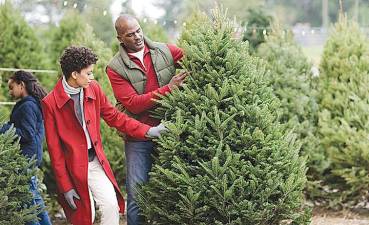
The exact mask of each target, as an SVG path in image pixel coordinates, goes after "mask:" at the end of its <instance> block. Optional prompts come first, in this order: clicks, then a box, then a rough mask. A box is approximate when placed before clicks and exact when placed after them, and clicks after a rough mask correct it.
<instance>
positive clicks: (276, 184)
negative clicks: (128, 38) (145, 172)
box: [0, 1, 369, 225]
mask: <svg viewBox="0 0 369 225" xmlns="http://www.w3.org/2000/svg"><path fill="white" fill-rule="evenodd" d="M89 22H90V21H88V20H86V19H85V18H84V17H83V15H81V14H80V13H78V12H77V11H76V10H75V9H70V10H66V11H65V13H64V15H63V17H62V18H61V19H60V21H59V23H58V24H57V25H49V26H47V27H38V28H37V29H36V28H35V27H33V26H32V25H30V24H29V23H27V20H26V19H25V17H24V16H23V15H22V13H21V12H20V11H19V10H18V9H17V8H16V7H15V6H14V5H12V3H11V2H10V1H4V2H1V1H0V31H1V34H0V68H3V69H4V68H15V69H35V70H43V71H44V72H37V71H36V72H35V73H34V74H35V75H36V76H37V77H38V79H39V81H40V82H41V83H42V85H43V86H44V87H45V88H46V89H47V90H48V91H50V90H51V89H52V88H53V86H54V84H55V83H56V81H57V79H58V78H59V77H60V75H61V71H60V69H59V66H58V58H59V56H60V54H61V52H62V50H63V49H64V48H65V47H67V46H69V45H71V44H76V45H84V46H87V47H90V48H91V49H93V50H94V51H95V52H96V54H97V55H98V57H99V61H98V63H97V65H96V66H95V70H94V74H95V78H96V79H97V80H98V82H99V83H100V84H101V86H102V88H103V90H104V92H105V93H106V94H107V95H108V97H109V99H110V101H111V102H113V103H114V102H115V99H114V95H113V92H112V90H111V86H110V83H109V81H108V78H107V76H106V74H105V67H106V65H107V63H108V62H109V60H110V58H111V57H112V56H113V55H114V53H115V52H116V51H117V46H118V42H116V41H112V40H110V41H106V40H104V38H103V37H100V36H99V35H101V34H99V35H98V34H97V33H96V32H95V31H94V27H92V26H91V25H90V24H89ZM140 23H141V25H142V29H143V32H144V33H145V35H147V36H148V37H150V38H151V39H153V40H155V41H164V42H167V41H168V40H170V38H169V36H168V33H166V30H165V29H164V28H163V26H161V25H160V24H158V23H156V22H147V21H145V22H144V21H143V20H141V21H140ZM112 24H113V23H112ZM112 24H111V26H112ZM245 24H246V26H250V27H252V26H255V27H268V28H269V29H268V30H267V31H265V30H252V29H251V30H250V29H248V30H244V29H243V30H242V31H240V30H241V29H240V28H241V27H242V26H244V25H245ZM81 34H82V35H81ZM111 36H112V37H114V36H115V33H114V31H112V33H111ZM172 42H175V43H176V44H177V45H178V46H179V47H181V48H182V49H183V50H184V52H185V57H184V59H183V60H182V62H181V66H182V69H181V70H186V71H189V72H190V74H191V75H190V76H189V77H188V78H187V80H186V82H185V85H184V86H182V87H180V88H178V89H175V90H174V91H173V92H172V93H171V94H170V95H169V96H166V97H163V98H161V99H160V100H158V103H157V104H158V106H159V107H158V108H157V109H156V110H155V111H154V112H153V116H154V117H157V118H161V119H162V122H163V123H164V124H165V125H166V127H167V128H168V132H167V133H165V134H164V135H162V136H161V137H160V138H158V139H156V140H155V142H156V144H157V148H156V152H155V153H154V165H153V168H152V171H151V173H150V181H149V182H148V183H147V184H144V185H142V186H140V187H139V189H138V190H137V191H138V196H139V198H138V202H139V205H140V208H141V209H142V216H143V218H145V221H146V223H145V224H173V225H176V224H178V225H185V224H187V225H221V224H229V225H231V224H240V225H247V224H253V225H267V224H268V225H269V224H271V225H274V224H275V225H282V224H283V225H284V224H291V225H304V224H306V225H308V224H314V225H318V224H324V225H331V224H332V225H333V224H335V225H339V224H356V225H359V224H369V216H368V215H369V214H368V213H369V207H368V204H367V202H368V197H369V139H368V138H369V129H368V127H369V114H368V113H367V111H368V109H369V89H368V87H369V42H368V37H367V36H366V35H365V33H363V31H362V29H361V28H360V26H359V25H358V23H357V22H355V21H354V20H353V19H351V18H350V17H348V16H347V15H346V14H345V13H344V12H343V10H341V12H340V15H339V17H338V19H337V22H336V23H335V24H332V27H331V29H330V32H329V37H328V40H327V41H326V42H325V45H324V49H323V54H322V55H321V56H320V61H319V64H318V65H317V64H316V62H312V61H311V59H309V58H308V57H307V56H305V55H304V51H303V50H302V48H301V47H300V46H299V45H298V44H297V43H296V42H295V39H294V36H293V33H292V32H291V31H290V30H288V29H285V26H284V25H283V24H280V23H279V22H277V21H276V20H275V19H274V18H273V17H272V16H270V15H268V14H266V13H265V12H264V11H263V10H261V9H260V8H259V7H258V6H255V8H253V9H250V10H249V12H248V14H247V17H246V18H244V19H243V20H242V21H237V20H235V19H234V18H233V16H230V13H229V12H228V11H227V9H225V8H224V7H216V8H214V9H213V10H211V11H209V12H202V11H200V10H195V11H194V12H193V13H192V14H191V16H189V17H188V18H186V21H185V23H184V25H183V27H182V28H181V30H180V32H179V33H178V38H177V39H175V40H174V41H172ZM314 64H315V65H314ZM11 74H12V72H11V71H6V70H1V71H0V78H1V80H0V84H1V89H0V101H1V102H11V101H12V100H11V99H10V97H9V95H8V89H7V80H8V79H9V76H10V75H11ZM11 107H12V105H10V106H9V105H3V104H1V105H0V113H1V114H0V119H1V123H4V122H6V121H7V120H8V118H9V114H10V112H11ZM101 133H102V136H103V145H104V149H105V150H106V154H107V156H108V159H109V161H110V164H111V166H112V169H113V171H114V173H115V176H116V178H117V180H118V184H119V185H120V187H121V188H122V191H123V192H124V193H125V188H124V182H125V174H126V173H125V157H124V150H123V142H122V139H121V137H120V136H119V135H118V134H117V132H116V131H115V130H114V129H111V128H109V127H108V126H107V125H106V124H105V123H104V122H102V129H101ZM35 174H37V175H38V177H39V178H40V181H41V183H42V185H41V189H42V190H41V191H42V193H43V197H44V199H45V200H46V205H47V208H46V209H47V210H48V212H49V214H50V215H51V217H52V219H53V221H54V224H60V225H61V224H67V223H66V222H65V219H64V218H63V213H62V212H61V211H60V209H61V208H60V206H59V205H58V203H57V202H56V197H55V195H56V185H55V181H54V178H53V174H52V171H51V165H50V159H49V157H48V154H47V147H46V145H44V163H43V166H42V167H41V169H35V168H34V161H33V160H31V161H29V160H27V159H26V158H25V157H24V156H22V155H21V154H20V146H19V140H18V138H17V136H16V134H15V132H14V129H11V130H10V131H8V132H6V133H4V134H0V224H1V225H2V224H4V225H5V224H9V225H10V224H12V225H21V224H24V223H25V222H26V221H30V220H33V219H35V216H36V214H37V213H38V210H39V209H36V208H33V207H29V206H28V203H27V202H28V201H29V199H30V198H31V196H30V193H29V192H28V187H27V185H28V183H27V182H28V180H29V179H30V177H32V176H33V175H35ZM123 221H125V219H124V218H122V224H125V222H123Z"/></svg>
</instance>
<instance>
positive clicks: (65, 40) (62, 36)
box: [49, 10, 86, 74]
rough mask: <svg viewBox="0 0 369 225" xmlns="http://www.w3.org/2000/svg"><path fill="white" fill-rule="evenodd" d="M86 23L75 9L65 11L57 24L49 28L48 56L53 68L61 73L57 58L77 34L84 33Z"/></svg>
mask: <svg viewBox="0 0 369 225" xmlns="http://www.w3.org/2000/svg"><path fill="white" fill-rule="evenodd" d="M85 27H86V24H85V23H84V22H83V20H82V18H81V16H80V15H78V13H77V11H75V10H69V11H67V12H66V13H65V14H64V16H63V19H62V20H61V21H60V24H59V26H57V27H54V29H52V30H51V33H52V34H51V43H50V44H51V45H50V46H49V49H50V51H49V56H50V58H51V61H52V65H53V69H55V70H58V71H59V74H61V69H60V65H59V58H60V56H61V54H62V53H63V50H64V49H65V48H66V47H68V46H69V45H70V44H71V43H72V41H73V40H75V39H76V38H77V36H78V35H85V34H84V31H85V29H86V28H85Z"/></svg>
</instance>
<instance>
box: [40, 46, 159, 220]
mask: <svg viewBox="0 0 369 225" xmlns="http://www.w3.org/2000/svg"><path fill="white" fill-rule="evenodd" d="M96 61H97V56H96V55H95V54H94V53H93V52H92V51H91V50H90V49H88V48H85V47H76V46H71V47H68V48H66V49H65V50H64V52H63V55H62V56H61V58H60V66H61V69H62V72H63V77H62V79H60V80H59V81H58V82H57V84H56V86H55V88H54V89H53V90H52V91H51V93H49V94H48V95H47V96H46V97H45V98H44V99H43V100H42V109H43V115H44V120H45V130H46V140H47V145H48V152H49V155H50V158H51V165H52V168H53V171H54V174H55V178H56V182H57V187H58V191H59V194H58V201H59V203H60V204H61V205H62V207H63V209H64V211H65V213H66V216H67V218H68V220H69V221H70V222H71V223H72V224H74V225H91V224H92V223H93V220H94V217H95V215H94V212H95V210H94V201H96V204H97V205H98V206H99V209H100V211H101V224H103V225H118V224H119V211H120V212H124V199H123V196H122V194H121V193H120V191H119V187H118V185H117V182H116V180H115V178H114V175H113V172H112V170H111V168H110V165H109V162H108V160H107V158H106V156H105V154H104V151H103V147H102V141H101V134H100V117H102V118H103V119H104V120H105V122H106V123H107V124H108V125H109V126H111V127H115V128H117V129H118V130H119V131H121V132H124V133H127V134H129V135H131V136H135V137H136V138H138V139H141V140H144V139H145V138H146V137H157V136H159V135H160V132H162V131H164V130H165V127H164V126H162V125H159V126H157V127H150V126H148V125H145V124H143V123H140V122H138V121H137V120H134V119H131V118H129V117H128V116H127V115H126V114H124V113H121V112H119V111H117V109H115V108H114V107H113V106H112V105H111V104H110V103H109V101H108V99H107V97H106V96H105V94H104V93H103V91H102V89H101V87H100V86H99V84H98V83H97V82H95V81H93V80H92V79H93V74H92V70H93V67H94V64H96Z"/></svg>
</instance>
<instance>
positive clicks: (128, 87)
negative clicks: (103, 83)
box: [106, 14, 187, 225]
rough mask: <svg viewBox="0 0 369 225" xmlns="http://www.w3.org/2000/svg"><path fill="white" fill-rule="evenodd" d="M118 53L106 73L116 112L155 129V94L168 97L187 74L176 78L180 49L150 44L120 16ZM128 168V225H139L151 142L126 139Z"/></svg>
mask: <svg viewBox="0 0 369 225" xmlns="http://www.w3.org/2000/svg"><path fill="white" fill-rule="evenodd" d="M115 29H116V32H117V39H118V40H119V42H120V45H119V51H118V52H117V53H116V55H115V56H114V57H113V58H112V59H111V61H110V62H109V64H108V66H107V68H106V73H107V75H108V77H109V80H110V83H111V85H112V88H113V92H114V95H115V98H116V99H117V103H118V104H117V107H118V109H120V110H122V111H124V112H126V113H127V114H129V115H131V116H132V117H134V118H136V119H137V120H139V121H140V122H142V123H145V124H147V125H150V126H156V125H158V124H159V123H160V121H159V120H158V119H155V118H152V117H151V116H150V111H151V110H153V109H154V108H155V107H156V103H155V101H154V100H155V99H157V98H158V94H160V95H163V96H165V95H167V94H168V93H170V92H171V90H173V88H175V87H177V86H180V85H181V84H182V83H183V81H184V79H185V77H186V76H187V73H185V72H183V73H179V74H177V75H175V72H176V67H177V66H178V61H179V60H181V58H182V56H183V53H182V50H181V49H180V48H178V47H176V46H175V45H171V44H164V43H158V42H153V41H151V40H149V39H148V38H147V37H145V36H144V35H143V32H142V29H141V27H140V24H139V23H138V21H137V20H136V19H135V18H134V17H133V16H131V15H127V14H125V15H121V16H119V17H118V19H117V20H116V22H115ZM124 139H125V155H126V165H127V181H126V187H127V194H128V196H127V220H128V225H137V224H140V218H139V216H138V215H139V208H138V206H137V204H136V201H135V195H136V193H135V191H134V189H135V187H136V185H137V184H138V183H145V182H147V181H148V179H149V175H148V173H149V172H150V170H151V165H152V158H151V154H152V152H153V148H154V143H153V142H152V141H150V140H145V141H140V140H137V139H135V138H133V137H131V136H125V138H124Z"/></svg>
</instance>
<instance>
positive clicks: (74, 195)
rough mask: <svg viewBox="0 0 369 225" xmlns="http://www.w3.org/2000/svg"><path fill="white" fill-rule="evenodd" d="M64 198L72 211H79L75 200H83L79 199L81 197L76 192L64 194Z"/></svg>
mask: <svg viewBox="0 0 369 225" xmlns="http://www.w3.org/2000/svg"><path fill="white" fill-rule="evenodd" d="M64 198H65V200H66V201H67V202H68V205H69V206H70V207H71V208H72V209H74V210H75V209H77V206H76V204H75V203H74V199H73V198H76V199H81V198H80V197H79V195H78V194H77V192H76V190H74V188H73V189H71V190H69V191H67V192H65V193H64Z"/></svg>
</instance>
